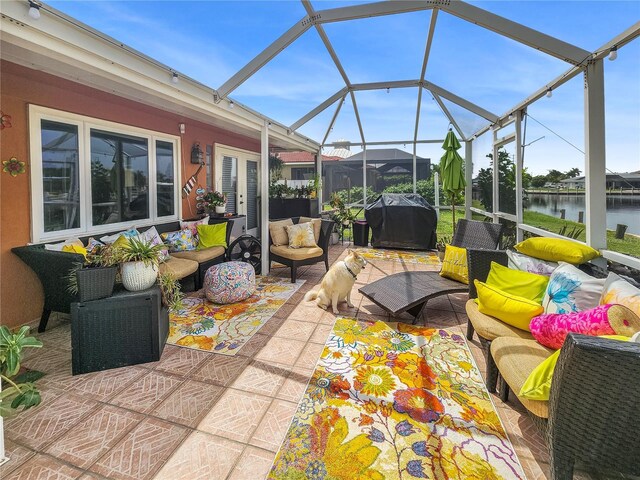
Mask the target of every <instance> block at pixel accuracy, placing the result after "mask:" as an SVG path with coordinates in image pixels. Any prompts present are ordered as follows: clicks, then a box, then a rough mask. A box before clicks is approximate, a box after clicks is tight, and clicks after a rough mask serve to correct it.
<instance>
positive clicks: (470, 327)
mask: <svg viewBox="0 0 640 480" xmlns="http://www.w3.org/2000/svg"><path fill="white" fill-rule="evenodd" d="M473 332H475V329H474V328H473V324H472V323H471V320H467V340H469V341H471V340H473Z"/></svg>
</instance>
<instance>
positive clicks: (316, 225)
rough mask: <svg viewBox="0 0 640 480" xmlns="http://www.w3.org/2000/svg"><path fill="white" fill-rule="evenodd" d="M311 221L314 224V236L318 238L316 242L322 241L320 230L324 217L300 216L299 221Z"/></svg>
mask: <svg viewBox="0 0 640 480" xmlns="http://www.w3.org/2000/svg"><path fill="white" fill-rule="evenodd" d="M307 222H311V225H312V226H313V236H314V237H315V238H316V243H318V242H319V241H320V230H321V229H322V219H321V218H311V217H300V219H299V220H298V223H307Z"/></svg>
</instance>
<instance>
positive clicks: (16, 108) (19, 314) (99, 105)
mask: <svg viewBox="0 0 640 480" xmlns="http://www.w3.org/2000/svg"><path fill="white" fill-rule="evenodd" d="M0 72H1V83H0V109H1V110H2V112H3V115H10V116H11V124H12V126H11V127H10V128H4V129H2V130H0V160H2V161H4V160H8V159H9V158H11V157H16V158H18V160H22V161H26V162H27V173H25V174H23V175H18V176H17V177H12V176H11V175H9V174H8V173H0V324H2V325H7V326H15V325H20V324H23V323H27V322H31V321H33V320H36V319H39V318H40V314H41V312H42V304H43V299H42V287H41V286H40V282H39V280H38V278H37V277H36V276H35V274H34V273H33V272H32V271H31V269H30V268H29V267H27V266H26V265H25V264H24V263H22V261H21V260H20V259H18V257H16V256H15V255H14V254H13V253H11V248H12V247H15V246H18V245H25V244H26V243H28V242H30V241H31V219H30V216H31V195H30V171H29V166H30V161H29V128H28V125H29V119H28V112H29V104H35V105H40V106H43V107H49V108H53V109H57V110H62V111H65V112H71V113H76V114H79V115H86V116H88V117H93V118H98V119H103V120H108V121H111V122H117V123H121V124H125V125H131V126H134V127H139V128H145V129H148V130H153V131H156V132H162V133H168V134H171V135H176V136H179V135H180V134H179V131H178V124H179V123H184V124H185V125H186V133H185V134H184V135H181V138H182V140H181V146H182V152H181V154H182V158H181V165H182V166H181V168H182V179H181V180H180V182H179V183H180V185H183V184H184V182H185V181H186V179H188V178H189V177H190V176H191V175H193V173H195V170H196V169H197V165H192V164H191V163H190V161H189V159H190V155H191V147H192V145H193V143H194V142H200V145H201V148H202V150H203V151H205V145H214V144H215V143H221V144H224V145H228V146H232V147H236V148H241V149H244V150H250V151H253V152H260V142H259V141H256V140H254V139H250V138H247V137H244V136H242V135H237V134H234V133H232V132H229V131H226V130H222V129H220V128H217V127H214V126H210V125H206V124H204V123H202V122H199V121H195V120H191V119H189V118H186V117H183V116H180V115H176V114H173V113H169V112H164V111H162V110H159V109H156V108H152V107H149V106H146V105H143V104H140V103H136V102H133V101H131V100H128V99H124V98H121V97H118V96H116V95H113V94H109V93H105V92H102V91H99V90H96V89H93V88H90V87H86V86H83V85H80V84H77V83H74V82H71V81H69V80H66V79H63V78H60V77H55V76H52V75H49V74H46V73H42V72H39V71H37V70H32V69H29V68H26V67H22V66H19V65H16V64H14V63H10V62H6V61H2V62H1V63H0ZM198 179H199V180H200V181H201V183H202V184H203V185H204V184H205V183H206V182H205V179H204V171H203V172H201V173H200V176H199V178H198ZM194 196H195V192H193V191H192V193H191V195H190V197H189V198H188V199H183V200H182V214H183V217H184V218H188V217H189V216H191V213H190V212H191V210H190V208H189V204H188V203H187V202H191V206H192V208H193V211H195V205H194V204H195V200H194Z"/></svg>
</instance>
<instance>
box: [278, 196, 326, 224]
mask: <svg viewBox="0 0 640 480" xmlns="http://www.w3.org/2000/svg"><path fill="white" fill-rule="evenodd" d="M319 216H320V214H319V211H318V199H317V198H270V199H269V219H270V220H274V219H277V218H290V217H311V218H318V217H319Z"/></svg>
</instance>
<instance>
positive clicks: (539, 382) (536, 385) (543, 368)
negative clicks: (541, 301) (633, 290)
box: [519, 334, 638, 401]
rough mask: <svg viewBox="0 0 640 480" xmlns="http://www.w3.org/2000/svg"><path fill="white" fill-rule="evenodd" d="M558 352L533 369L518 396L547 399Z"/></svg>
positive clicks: (623, 337) (622, 338)
mask: <svg viewBox="0 0 640 480" xmlns="http://www.w3.org/2000/svg"><path fill="white" fill-rule="evenodd" d="M636 336H637V334H636V335H634V337H633V338H635V337H636ZM600 338H609V339H611V340H620V341H623V342H628V341H630V340H632V338H630V337H625V336H623V335H602V336H601V337H600ZM635 341H638V340H635ZM560 352H561V350H556V351H555V352H553V353H552V354H551V356H550V357H549V358H547V359H546V360H544V361H543V362H542V363H541V364H540V365H538V366H537V367H536V368H534V369H533V371H532V372H531V373H530V374H529V376H528V377H527V379H526V380H525V382H524V384H523V385H522V388H521V389H520V393H519V396H520V397H522V398H527V399H529V400H541V401H547V400H549V394H550V392H551V380H552V379H553V372H554V371H555V368H556V364H557V363H558V358H559V357H560Z"/></svg>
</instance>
